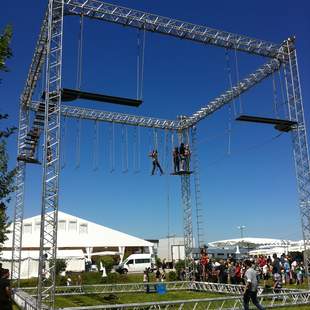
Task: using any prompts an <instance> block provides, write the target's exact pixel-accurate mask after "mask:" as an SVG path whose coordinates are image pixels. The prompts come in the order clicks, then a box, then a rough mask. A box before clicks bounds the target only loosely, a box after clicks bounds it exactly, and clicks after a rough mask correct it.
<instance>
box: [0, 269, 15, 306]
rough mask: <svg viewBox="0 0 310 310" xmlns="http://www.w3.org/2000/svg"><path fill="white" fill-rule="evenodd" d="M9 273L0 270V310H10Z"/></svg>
mask: <svg viewBox="0 0 310 310" xmlns="http://www.w3.org/2000/svg"><path fill="white" fill-rule="evenodd" d="M9 277H10V272H9V270H8V269H2V275H1V278H0V309H1V310H12V309H13V308H12V300H11V284H10V280H9Z"/></svg>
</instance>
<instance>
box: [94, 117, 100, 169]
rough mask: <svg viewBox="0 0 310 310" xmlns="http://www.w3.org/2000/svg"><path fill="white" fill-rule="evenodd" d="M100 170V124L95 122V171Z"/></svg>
mask: <svg viewBox="0 0 310 310" xmlns="http://www.w3.org/2000/svg"><path fill="white" fill-rule="evenodd" d="M98 169H99V122H98V120H96V121H95V122H94V141H93V170H94V171H97V170H98Z"/></svg>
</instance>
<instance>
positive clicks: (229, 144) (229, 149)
mask: <svg viewBox="0 0 310 310" xmlns="http://www.w3.org/2000/svg"><path fill="white" fill-rule="evenodd" d="M231 123H232V116H231V105H228V130H227V132H228V146H227V155H230V154H231Z"/></svg>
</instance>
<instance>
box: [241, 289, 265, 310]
mask: <svg viewBox="0 0 310 310" xmlns="http://www.w3.org/2000/svg"><path fill="white" fill-rule="evenodd" d="M250 299H251V300H252V303H253V305H254V306H256V308H257V309H260V310H264V309H265V308H264V307H263V306H261V304H260V303H259V301H258V299H257V291H255V292H252V291H250V290H247V291H246V292H245V293H244V295H243V307H244V310H249V309H250V308H249V301H250Z"/></svg>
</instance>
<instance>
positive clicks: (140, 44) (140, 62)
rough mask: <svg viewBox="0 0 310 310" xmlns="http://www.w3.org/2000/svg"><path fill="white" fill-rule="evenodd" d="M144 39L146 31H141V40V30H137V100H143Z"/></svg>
mask: <svg viewBox="0 0 310 310" xmlns="http://www.w3.org/2000/svg"><path fill="white" fill-rule="evenodd" d="M145 39H146V31H145V29H143V35H142V39H141V30H140V29H138V30H137V99H138V100H142V98H143V84H144V55H145Z"/></svg>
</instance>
